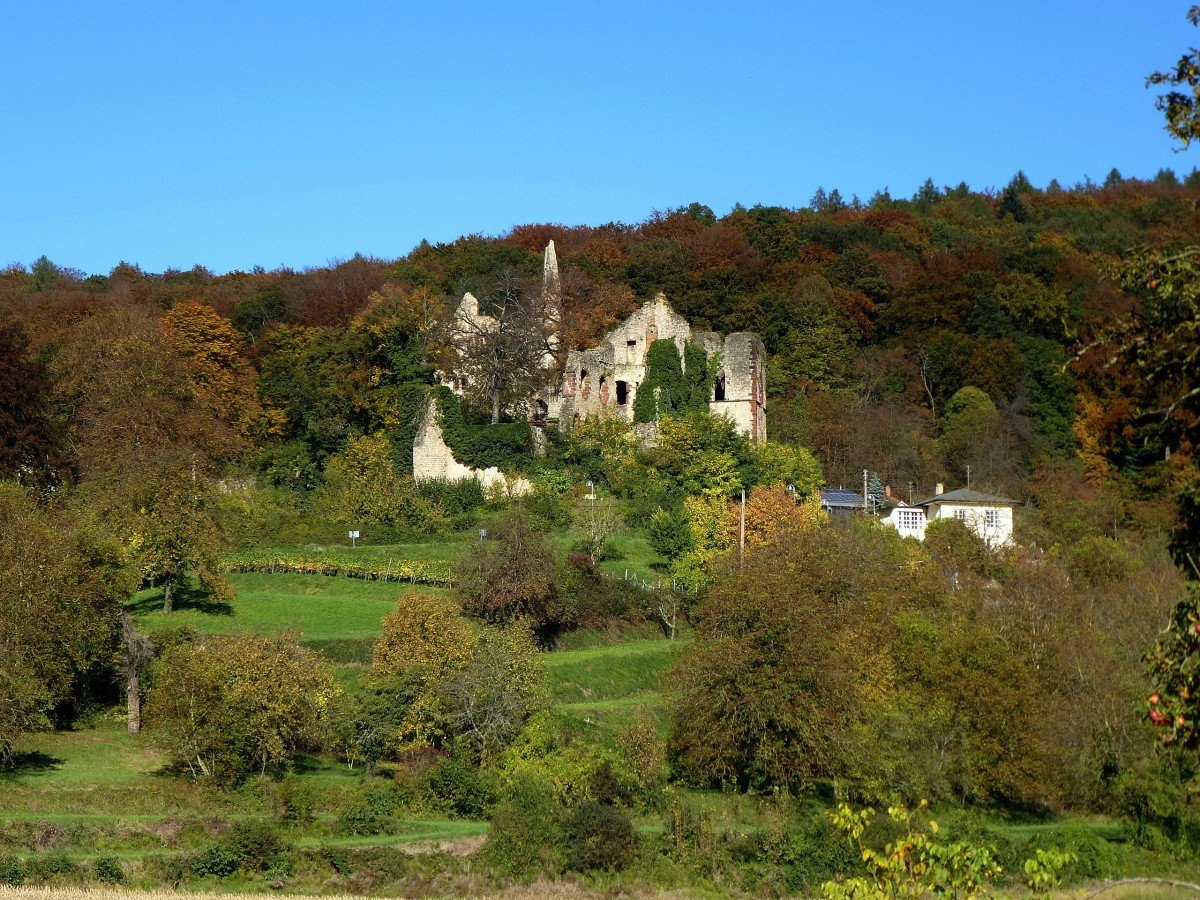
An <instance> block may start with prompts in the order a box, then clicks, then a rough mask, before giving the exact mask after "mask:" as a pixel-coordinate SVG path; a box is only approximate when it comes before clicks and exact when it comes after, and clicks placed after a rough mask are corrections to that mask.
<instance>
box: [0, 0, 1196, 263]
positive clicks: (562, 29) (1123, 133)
mask: <svg viewBox="0 0 1200 900" xmlns="http://www.w3.org/2000/svg"><path fill="white" fill-rule="evenodd" d="M1189 2H1190V0H1179V2H1174V0H1124V2H1115V0H1092V2H1086V3H1085V2H1075V0H1040V2H1033V0H1008V2H1004V3H969V2H962V0H955V2H933V0H931V2H920V0H914V2H910V3H899V2H896V0H889V2H858V3H851V2H842V3H838V2H819V3H818V2H800V0H795V2H790V3H787V2H764V3H749V4H744V7H745V8H739V5H735V4H732V3H708V2H702V0H701V2H687V3H684V2H654V0H642V2H629V3H626V2H610V3H590V2H580V0H576V2H570V0H566V2H558V3H549V2H530V3H518V2H510V3H500V2H495V3H483V2H458V3H453V4H450V3H446V4H428V3H382V2H380V3H365V2H353V0H345V2H341V3H330V2H322V3H316V2H305V0H292V2H288V3H282V2H279V3H276V2H245V0H242V2H238V3H232V2H229V3H226V2H204V3H200V2H192V3H185V2H171V0H167V2H163V0H158V2H125V3H122V2H116V0H114V2H111V3H105V4H98V3H92V2H34V0H25V2H16V0H9V2H8V3H5V4H4V21H5V32H6V36H5V40H4V50H3V52H2V53H0V116H2V122H3V124H0V171H3V173H4V174H5V176H6V177H5V186H4V189H3V191H0V266H3V265H5V264H7V263H10V262H21V263H24V264H26V265H28V264H29V263H31V262H32V261H33V260H34V259H36V258H37V257H38V256H41V255H42V254H45V255H47V256H49V257H50V258H51V259H52V260H54V261H55V262H56V263H58V264H59V265H64V266H71V267H74V268H78V269H82V270H84V271H85V272H89V273H107V272H108V271H109V270H110V269H111V268H112V267H113V266H114V265H116V263H117V262H119V261H121V260H126V261H129V262H134V263H137V264H139V265H141V266H142V267H143V268H144V269H146V270H147V271H162V270H163V269H166V268H183V269H186V268H190V267H192V266H193V265H196V264H200V265H203V266H206V267H208V268H209V269H211V270H213V271H214V272H226V271H230V270H233V269H249V268H251V267H253V266H255V265H261V266H263V267H265V268H267V269H272V268H276V267H278V266H284V265H286V266H291V267H294V268H303V267H305V266H317V265H324V264H325V263H326V262H328V261H329V260H332V259H336V258H344V257H347V256H351V255H353V254H354V253H355V252H361V253H364V254H367V255H373V256H379V257H384V258H394V257H397V256H400V255H402V254H405V253H407V252H408V251H409V250H411V249H412V247H413V246H415V245H416V244H417V243H418V242H419V241H420V240H421V239H422V238H428V239H430V240H432V241H448V240H452V239H453V238H455V237H457V236H458V235H460V234H468V233H474V232H481V233H485V234H500V233H503V232H505V231H507V230H508V229H509V228H510V227H511V226H513V225H515V224H522V223H529V222H562V223H564V224H601V223H604V222H609V221H614V220H615V221H625V222H636V221H640V220H642V219H644V218H646V216H647V215H649V213H650V212H651V211H652V210H654V209H667V208H670V207H675V206H681V205H686V204H688V203H690V202H693V201H699V202H701V203H706V204H708V205H709V206H711V207H712V208H713V209H714V210H715V211H716V212H717V213H718V214H719V215H720V214H723V213H725V212H727V211H728V210H729V209H730V208H731V207H732V206H733V205H734V204H735V203H739V202H740V203H743V204H745V205H748V206H749V205H753V204H755V203H763V204H768V205H783V206H803V205H806V204H807V203H808V201H809V199H810V198H811V197H812V194H813V191H814V190H815V189H816V188H817V187H818V186H823V187H824V188H825V189H826V190H830V189H832V188H835V187H836V188H838V189H839V190H840V191H841V192H842V194H843V195H844V196H845V197H847V198H849V197H850V196H851V195H852V194H855V193H857V194H859V195H860V196H861V197H863V199H866V198H868V197H869V196H870V195H871V194H872V193H873V192H874V191H875V190H876V189H879V188H884V187H887V188H889V189H890V190H891V192H892V194H893V195H895V196H910V195H911V194H912V193H913V192H914V191H915V190H916V189H917V187H918V186H919V185H920V184H921V183H922V182H923V181H924V180H925V179H926V178H927V177H932V178H933V180H934V181H935V182H936V183H937V184H939V185H949V184H958V183H959V182H960V181H966V182H967V183H968V184H969V185H970V186H971V187H972V188H977V189H978V188H985V187H989V186H993V187H1000V186H1003V185H1004V184H1005V183H1006V182H1007V181H1008V180H1009V179H1010V178H1011V177H1012V175H1013V174H1014V173H1015V172H1016V171H1017V169H1023V170H1024V171H1025V172H1026V174H1027V175H1028V176H1029V178H1030V179H1031V180H1032V181H1033V183H1034V184H1036V185H1039V186H1040V185H1045V184H1046V182H1048V181H1049V180H1050V179H1051V178H1058V179H1059V180H1060V181H1061V182H1063V183H1064V184H1067V185H1070V184H1072V183H1074V182H1076V181H1080V180H1082V179H1083V177H1084V176H1085V175H1087V176H1090V177H1091V178H1093V179H1094V180H1097V181H1100V180H1102V179H1103V178H1104V176H1105V175H1106V174H1107V172H1108V171H1109V170H1110V169H1111V168H1113V167H1114V166H1115V167H1116V168H1118V169H1119V170H1120V171H1121V172H1122V173H1123V174H1125V175H1127V176H1139V177H1152V176H1153V175H1154V174H1155V173H1156V172H1157V171H1158V170H1159V169H1160V168H1163V167H1171V168H1174V169H1175V170H1176V171H1177V172H1180V173H1185V172H1189V171H1191V169H1192V167H1193V166H1195V165H1197V164H1198V163H1200V157H1198V156H1197V154H1198V153H1200V150H1194V151H1192V152H1190V153H1174V152H1173V151H1172V144H1171V141H1170V139H1169V137H1168V135H1167V134H1166V132H1165V131H1163V129H1162V120H1161V117H1160V116H1159V114H1158V113H1157V112H1156V111H1155V110H1154V107H1153V94H1152V93H1151V92H1150V91H1148V90H1146V89H1145V88H1144V87H1143V85H1144V80H1145V76H1146V75H1147V74H1148V73H1149V72H1150V71H1152V70H1154V69H1160V68H1166V67H1167V66H1169V65H1170V64H1171V63H1173V62H1174V61H1175V60H1176V59H1178V57H1179V56H1180V55H1181V54H1182V53H1183V52H1184V51H1185V50H1186V49H1187V48H1188V47H1189V46H1191V45H1193V44H1200V31H1198V30H1197V29H1194V28H1192V27H1191V26H1190V25H1189V24H1188V23H1187V21H1186V19H1185V18H1184V13H1185V12H1186V9H1187V6H1188V3H1189Z"/></svg>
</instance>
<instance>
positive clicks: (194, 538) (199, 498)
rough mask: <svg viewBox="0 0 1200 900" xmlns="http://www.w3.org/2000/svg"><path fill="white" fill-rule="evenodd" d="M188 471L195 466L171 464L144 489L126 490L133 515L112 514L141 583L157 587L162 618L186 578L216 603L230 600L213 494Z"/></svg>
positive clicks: (185, 462)
mask: <svg viewBox="0 0 1200 900" xmlns="http://www.w3.org/2000/svg"><path fill="white" fill-rule="evenodd" d="M190 465H194V463H192V464H189V461H188V460H185V459H176V460H175V464H174V466H170V464H164V467H163V470H161V471H160V472H158V473H153V474H152V476H151V478H150V479H148V480H147V481H146V482H145V483H143V484H130V485H128V486H127V491H128V492H130V493H132V494H133V495H134V498H135V502H136V503H137V513H136V514H131V512H130V511H129V510H128V509H125V510H121V509H118V510H117V512H116V513H115V516H116V518H117V519H118V520H120V519H124V520H125V522H126V526H125V527H126V529H127V532H126V533H127V534H128V535H129V545H130V548H131V550H132V551H133V553H134V558H135V559H136V561H137V563H138V565H139V566H140V568H141V572H142V575H143V577H144V578H146V579H148V580H150V581H151V582H158V583H159V584H161V585H162V589H163V612H164V613H169V612H171V611H172V610H173V609H174V600H175V593H176V591H177V590H178V589H179V588H180V587H181V586H182V585H183V584H184V583H185V581H186V579H187V577H188V575H189V574H194V575H195V576H196V578H197V579H199V581H200V583H201V585H202V586H203V587H204V588H205V589H206V590H207V591H208V594H209V596H210V598H211V599H212V600H214V601H215V602H218V603H228V602H229V601H231V600H232V599H233V589H232V588H231V587H230V586H229V581H228V579H227V578H226V577H225V575H224V573H223V572H222V570H221V563H220V560H219V558H218V553H219V551H220V550H221V548H222V547H223V546H224V544H225V535H224V532H223V530H222V528H221V525H220V523H219V522H218V521H217V514H216V508H215V497H214V495H213V490H212V487H211V485H210V484H209V483H208V481H207V479H205V478H204V477H203V475H201V474H199V473H197V472H196V471H195V470H194V469H191V468H190ZM114 501H115V502H117V503H120V502H121V499H120V497H119V496H118V497H116V498H114Z"/></svg>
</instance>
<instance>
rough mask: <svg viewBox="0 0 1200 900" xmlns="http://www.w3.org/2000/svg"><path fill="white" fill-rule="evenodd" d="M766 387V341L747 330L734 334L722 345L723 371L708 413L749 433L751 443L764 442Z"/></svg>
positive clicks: (765, 433)
mask: <svg viewBox="0 0 1200 900" xmlns="http://www.w3.org/2000/svg"><path fill="white" fill-rule="evenodd" d="M706 337H707V336H706ZM705 349H706V350H707V349H708V348H707V347H705ZM710 352H711V351H710ZM766 384H767V380H766V348H765V347H764V346H763V342H762V341H761V340H760V339H759V337H758V335H756V334H750V333H748V332H744V331H741V332H736V333H734V334H731V335H729V336H728V337H727V338H725V341H724V342H723V344H722V349H721V368H720V370H719V371H718V372H717V383H716V385H715V386H714V389H713V399H712V402H710V403H709V405H708V407H709V410H710V411H711V412H712V414H713V415H714V416H724V417H725V418H727V419H730V420H732V421H733V423H734V424H735V425H737V427H738V430H739V431H742V432H744V433H745V434H748V435H749V436H750V438H751V440H754V441H765V440H766V439H767V389H766Z"/></svg>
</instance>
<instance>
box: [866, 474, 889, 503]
mask: <svg viewBox="0 0 1200 900" xmlns="http://www.w3.org/2000/svg"><path fill="white" fill-rule="evenodd" d="M867 496H868V497H870V498H871V508H872V509H875V510H878V509H880V508H882V506H883V504H884V501H885V500H886V499H887V494H886V492H885V491H884V488H883V482H882V481H880V480H879V473H878V472H872V473H871V477H870V478H869V479H868V480H867Z"/></svg>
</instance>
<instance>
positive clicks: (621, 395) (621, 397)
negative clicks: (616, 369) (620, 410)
mask: <svg viewBox="0 0 1200 900" xmlns="http://www.w3.org/2000/svg"><path fill="white" fill-rule="evenodd" d="M628 399H629V382H627V381H618V382H617V406H624V405H625V403H626V402H627V401H628Z"/></svg>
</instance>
